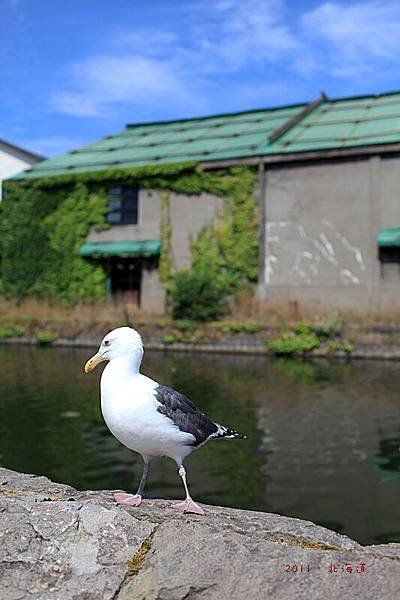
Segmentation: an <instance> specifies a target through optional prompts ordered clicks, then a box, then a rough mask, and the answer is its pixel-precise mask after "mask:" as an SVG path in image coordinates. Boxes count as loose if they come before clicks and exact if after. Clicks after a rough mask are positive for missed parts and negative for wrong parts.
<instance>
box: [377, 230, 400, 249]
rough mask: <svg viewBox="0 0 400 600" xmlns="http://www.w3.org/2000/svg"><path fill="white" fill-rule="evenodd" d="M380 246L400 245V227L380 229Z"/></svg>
mask: <svg viewBox="0 0 400 600" xmlns="http://www.w3.org/2000/svg"><path fill="white" fill-rule="evenodd" d="M378 246H392V247H393V246H397V247H398V246H400V227H396V228H394V229H380V230H379V231H378Z"/></svg>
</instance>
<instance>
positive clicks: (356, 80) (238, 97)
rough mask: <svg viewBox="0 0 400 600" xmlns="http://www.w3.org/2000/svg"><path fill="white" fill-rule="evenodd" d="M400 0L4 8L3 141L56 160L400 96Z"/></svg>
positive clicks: (130, 0)
mask: <svg viewBox="0 0 400 600" xmlns="http://www.w3.org/2000/svg"><path fill="white" fill-rule="evenodd" d="M399 55H400V2H399V1H398V0H385V1H380V0H366V1H352V0H345V1H343V0H336V1H331V2H323V1H322V2H321V1H303V0H297V1H295V0H202V1H200V0H193V1H190V0H188V1H186V0H165V1H161V0H151V1H146V2H145V1H141V2H139V1H135V0H107V1H105V0H68V1H60V0H59V1H54V0H0V81H1V86H0V115H1V118H0V138H1V139H5V140H7V141H9V142H11V143H14V144H17V145H20V146H22V147H25V148H27V149H29V150H31V151H33V152H38V153H40V154H43V155H45V156H54V155H56V154H60V153H62V152H65V151H69V150H72V149H74V148H78V147H80V146H82V145H84V144H86V143H89V142H92V141H95V140H97V139H100V138H101V137H103V136H105V135H109V134H112V133H116V132H117V131H119V130H121V129H123V127H124V126H125V124H126V123H135V122H142V121H159V120H167V119H177V118H178V119H179V118H184V117H193V116H201V115H207V114H215V113H225V112H235V111H241V110H250V109H254V108H266V107H271V106H277V105H286V104H293V103H298V102H303V101H311V100H313V99H314V98H316V97H317V96H318V95H319V93H320V91H321V90H323V91H324V92H325V93H326V94H327V95H328V96H329V97H333V98H334V97H340V96H349V95H363V94H376V93H383V92H385V91H393V90H397V89H399V88H400V81H399V75H400V60H399Z"/></svg>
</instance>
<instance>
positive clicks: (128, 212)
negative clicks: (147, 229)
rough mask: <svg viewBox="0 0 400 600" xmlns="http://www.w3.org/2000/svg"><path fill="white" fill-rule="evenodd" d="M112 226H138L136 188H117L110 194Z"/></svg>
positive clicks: (109, 215)
mask: <svg viewBox="0 0 400 600" xmlns="http://www.w3.org/2000/svg"><path fill="white" fill-rule="evenodd" d="M108 206H109V209H110V212H109V213H108V216H107V220H108V222H109V223H110V225H136V224H137V222H138V190H137V188H134V187H115V188H112V189H111V190H109V192H108Z"/></svg>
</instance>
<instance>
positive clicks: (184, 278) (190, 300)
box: [171, 270, 227, 322]
mask: <svg viewBox="0 0 400 600" xmlns="http://www.w3.org/2000/svg"><path fill="white" fill-rule="evenodd" d="M225 291H226V290H225V288H224V287H223V285H222V283H221V281H220V280H219V279H218V278H214V277H213V274H212V273H210V272H207V271H205V270H193V271H180V272H178V273H176V275H175V276H174V279H173V284H172V288H171V303H172V315H173V317H174V318H178V319H189V320H192V321H203V322H206V321H214V320H215V319H218V317H220V316H221V315H223V314H224V312H225V311H226V308H227V302H226V297H225Z"/></svg>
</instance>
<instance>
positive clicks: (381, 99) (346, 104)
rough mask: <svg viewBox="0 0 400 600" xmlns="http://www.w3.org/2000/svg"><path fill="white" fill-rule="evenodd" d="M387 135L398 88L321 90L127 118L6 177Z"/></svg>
mask: <svg viewBox="0 0 400 600" xmlns="http://www.w3.org/2000/svg"><path fill="white" fill-rule="evenodd" d="M389 143H400V92H393V93H388V94H382V95H379V96H363V97H356V98H340V99H335V100H330V99H328V98H326V97H325V96H321V98H320V99H318V100H317V101H314V102H311V103H309V104H296V105H292V106H281V107H277V108H268V109H261V110H254V111H248V112H240V113H232V114H225V115H214V116H210V117H200V118H195V119H182V120H177V121H164V122H157V123H140V124H133V125H127V126H126V128H125V129H123V130H122V131H120V132H118V133H116V134H115V135H110V136H107V137H105V138H103V139H101V140H99V141H98V142H95V143H93V144H89V145H87V146H84V147H82V148H79V149H77V150H74V151H72V152H69V153H67V154H62V155H61V156H56V157H55V158H51V159H49V160H45V161H43V162H40V163H38V164H37V165H35V166H34V167H33V168H32V169H28V170H26V171H23V172H22V173H19V174H18V175H16V176H14V177H13V178H12V179H27V178H37V177H48V176H51V175H65V174H73V173H83V172H89V171H96V170H103V169H110V168H124V167H135V166H143V165H151V164H152V165H155V164H168V163H177V162H185V161H194V162H203V163H204V162H213V161H214V162H215V161H222V160H235V159H243V158H251V157H259V156H268V155H274V154H275V155H276V154H287V153H306V152H310V151H324V150H330V149H346V148H354V147H361V146H370V145H376V144H389Z"/></svg>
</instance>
